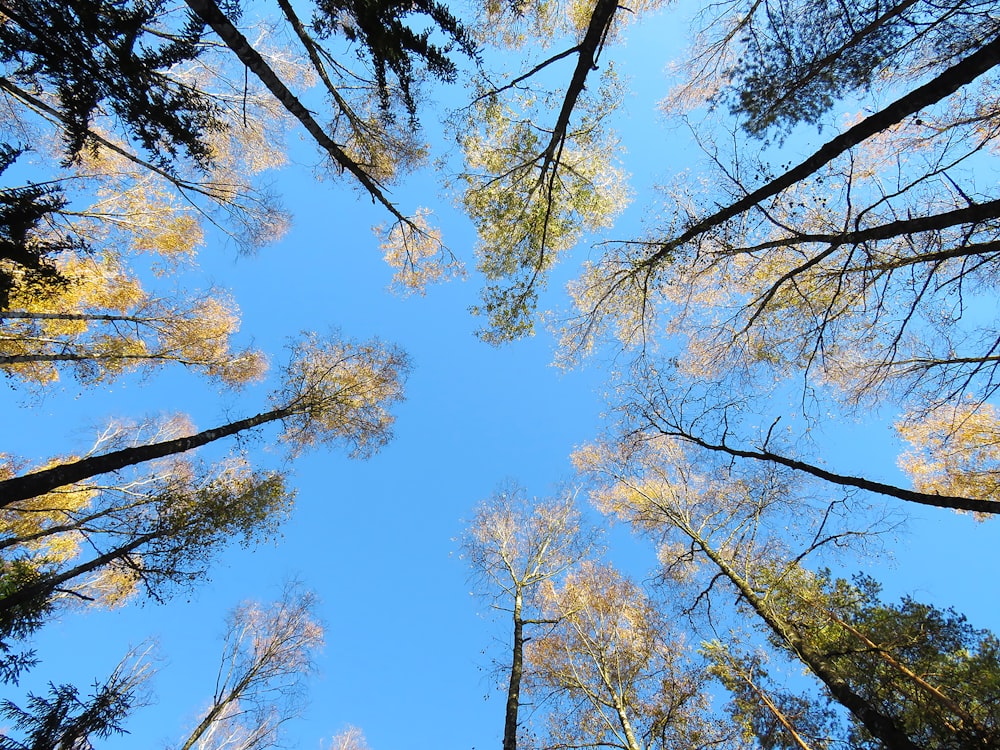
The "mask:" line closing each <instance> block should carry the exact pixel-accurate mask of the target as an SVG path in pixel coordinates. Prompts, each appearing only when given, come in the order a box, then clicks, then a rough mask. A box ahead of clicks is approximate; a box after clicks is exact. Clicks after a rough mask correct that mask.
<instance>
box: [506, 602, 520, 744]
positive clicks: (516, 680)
mask: <svg viewBox="0 0 1000 750" xmlns="http://www.w3.org/2000/svg"><path fill="white" fill-rule="evenodd" d="M522 604H523V601H522V598H521V591H520V589H518V591H517V593H516V594H515V595H514V645H513V658H512V659H511V664H510V682H509V683H508V685H507V710H506V713H505V714H504V722H503V750H517V711H518V708H519V707H520V705H521V677H522V676H523V674H524V620H523V619H522V618H521V607H522Z"/></svg>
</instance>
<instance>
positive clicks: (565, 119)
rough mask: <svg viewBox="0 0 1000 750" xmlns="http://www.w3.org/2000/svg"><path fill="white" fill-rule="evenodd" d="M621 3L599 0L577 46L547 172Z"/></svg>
mask: <svg viewBox="0 0 1000 750" xmlns="http://www.w3.org/2000/svg"><path fill="white" fill-rule="evenodd" d="M619 7H620V6H619V5H618V2H617V0H597V4H596V5H595V6H594V12H593V13H592V14H591V16H590V24H589V25H588V26H587V31H586V33H585V34H584V36H583V40H582V41H581V42H580V44H579V46H578V47H576V52H577V55H578V57H577V61H576V68H575V69H574V70H573V77H572V78H571V79H570V82H569V85H568V86H567V87H566V94H565V96H564V97H563V103H562V108H561V109H560V110H559V116H558V117H557V118H556V124H555V126H554V127H553V128H552V137H551V138H550V139H549V143H548V145H547V146H546V147H545V151H544V152H542V153H543V159H542V172H543V173H544V172H545V171H546V170H547V169H548V166H549V164H551V163H552V161H553V160H554V159H555V157H556V153H557V152H558V151H559V144H561V143H562V142H563V141H565V140H566V133H567V131H568V130H569V119H570V116H571V115H572V114H573V109H574V108H575V107H576V102H577V100H578V99H579V98H580V95H581V94H582V93H583V91H584V89H585V88H586V84H587V76H588V75H590V73H591V71H593V70H595V69H596V68H597V56H598V54H599V53H600V50H601V46H602V45H603V44H604V37H605V36H606V35H607V33H608V27H610V26H611V21H612V20H614V17H615V12H616V11H617V10H618V8H619Z"/></svg>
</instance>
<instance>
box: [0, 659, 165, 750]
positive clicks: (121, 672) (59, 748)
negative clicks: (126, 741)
mask: <svg viewBox="0 0 1000 750" xmlns="http://www.w3.org/2000/svg"><path fill="white" fill-rule="evenodd" d="M150 674H151V672H150V669H149V664H148V663H147V662H145V661H143V660H142V658H141V656H139V657H137V655H136V654H135V653H134V652H133V653H130V654H129V655H128V656H126V657H125V659H123V660H122V661H121V662H120V663H119V664H118V666H117V667H116V668H115V670H114V671H113V672H112V674H111V676H110V677H108V679H107V680H105V681H104V682H95V684H94V690H93V693H92V694H91V695H90V696H89V697H87V698H81V697H80V692H79V690H78V689H77V688H75V687H74V686H72V685H65V684H64V685H52V684H50V685H49V694H48V696H41V695H35V694H29V695H28V704H27V707H26V708H24V709H22V708H20V707H19V706H17V705H16V704H15V703H14V702H13V701H10V700H4V701H3V703H2V704H0V713H2V714H3V716H4V717H5V718H7V719H8V720H9V721H10V722H11V723H12V724H13V726H14V727H15V728H16V729H17V730H18V731H19V732H20V733H21V735H22V739H21V740H17V739H15V738H14V735H13V734H8V733H7V732H4V734H3V735H0V748H2V750H63V748H66V749H67V750H68V749H69V748H90V747H92V745H91V744H90V738H91V737H99V738H107V737H110V736H113V735H116V734H124V733H125V731H126V730H125V728H124V724H123V722H124V720H125V718H126V717H127V716H128V714H129V713H130V712H131V711H132V710H134V709H135V708H137V707H139V706H140V705H142V704H143V701H144V700H145V699H146V696H145V694H144V683H145V681H146V680H147V679H148V678H149V676H150Z"/></svg>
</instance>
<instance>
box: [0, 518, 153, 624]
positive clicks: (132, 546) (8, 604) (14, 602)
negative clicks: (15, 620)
mask: <svg viewBox="0 0 1000 750" xmlns="http://www.w3.org/2000/svg"><path fill="white" fill-rule="evenodd" d="M157 536H159V534H158V533H149V534H143V535H142V536H140V537H138V538H136V539H133V540H132V541H131V542H129V543H128V544H126V545H124V546H122V547H119V548H118V549H115V550H112V551H111V552H105V553H104V554H103V555H98V556H97V557H95V558H94V559H93V560H90V561H88V562H85V563H81V564H79V565H77V566H75V567H73V568H70V569H69V570H64V571H63V572H62V573H57V574H55V575H52V576H48V577H46V578H43V579H42V580H40V581H38V582H37V583H33V584H31V585H30V586H25V587H24V588H22V589H20V590H18V591H15V592H14V593H12V594H8V595H7V596H5V597H3V598H2V599H0V612H6V611H7V610H10V609H13V608H15V607H18V606H20V605H22V604H26V603H27V602H30V601H31V600H32V599H37V598H39V597H42V596H44V597H46V598H47V597H49V596H51V595H52V593H53V592H54V591H55V590H56V589H57V588H58V587H59V586H61V585H62V584H64V583H66V582H67V581H71V580H73V579H74V578H77V577H78V576H82V575H86V574H87V573H90V572H91V571H94V570H97V569H98V568H100V567H102V566H104V565H107V564H108V563H110V562H112V561H114V560H117V559H119V558H122V557H125V556H126V555H128V554H129V553H130V552H133V551H135V550H136V549H138V548H139V547H141V546H142V545H144V544H146V542H149V541H152V540H153V539H156V537H157Z"/></svg>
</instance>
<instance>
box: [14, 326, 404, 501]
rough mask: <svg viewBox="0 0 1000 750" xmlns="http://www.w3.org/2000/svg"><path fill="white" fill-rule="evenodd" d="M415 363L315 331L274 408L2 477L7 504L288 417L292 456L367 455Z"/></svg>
mask: <svg viewBox="0 0 1000 750" xmlns="http://www.w3.org/2000/svg"><path fill="white" fill-rule="evenodd" d="M408 369H409V363H408V362H407V359H406V357H405V355H404V354H402V353H401V352H400V351H399V350H397V349H395V348H393V347H391V346H387V345H385V344H383V343H381V342H379V341H370V342H364V343H355V342H351V341H344V340H341V339H340V338H339V337H337V336H335V335H331V336H330V337H328V338H325V339H324V338H320V337H319V336H316V335H314V334H313V335H309V336H307V337H306V338H305V339H304V340H302V341H301V342H299V343H298V344H296V345H294V346H293V347H292V350H291V356H290V358H289V362H288V364H287V366H286V367H285V368H284V372H283V377H282V381H281V383H280V385H279V387H278V388H277V389H275V391H274V392H273V393H272V395H271V401H272V404H273V406H272V408H271V409H269V410H267V411H263V412H260V413H258V414H256V415H253V416H250V417H245V418H243V419H238V420H235V421H232V422H228V423H225V424H222V425H219V426H217V427H213V428H209V429H206V430H201V431H200V432H196V433H193V434H188V435H183V436H180V437H174V438H169V439H164V440H157V441H154V442H150V443H146V444H142V445H135V446H130V447H125V448H119V449H117V450H112V451H108V452H105V453H99V454H96V455H93V456H87V457H84V458H79V459H76V460H68V461H65V462H63V463H57V464H56V465H54V466H50V467H48V468H43V469H37V470H35V471H31V472H26V473H23V474H21V475H19V476H14V477H11V478H9V479H5V480H2V481H0V507H7V506H9V505H11V504H12V503H16V502H18V501H21V500H27V499H29V498H32V497H37V496H39V495H42V494H44V493H46V492H51V491H53V490H55V489H58V488H60V487H64V486H67V485H70V484H73V483H76V482H82V481H84V480H87V479H90V478H92V477H96V476H100V475H102V474H107V473H109V472H113V471H119V470H121V469H124V468H127V467H129V466H135V465H137V464H142V463H144V462H147V461H154V460H156V459H161V458H166V457H168V456H173V455H176V454H179V453H184V452H186V451H190V450H194V449H195V448H200V447H201V446H203V445H208V444H209V443H212V442H215V441H217V440H221V439H223V438H227V437H232V436H234V435H238V434H240V433H243V432H246V431H248V430H253V429H256V428H258V427H261V426H263V425H267V424H269V423H272V422H281V424H282V430H281V432H280V434H279V437H278V439H279V441H280V443H281V444H283V445H284V446H285V448H286V449H287V450H288V452H289V454H290V456H295V455H298V454H299V453H300V452H302V451H304V450H307V449H309V448H312V447H315V446H316V445H341V446H344V447H345V448H346V449H347V450H348V452H349V453H350V454H351V455H354V456H365V455H370V454H371V453H373V452H374V451H376V450H378V448H380V447H381V446H383V445H384V444H385V443H386V442H387V441H388V440H389V437H390V435H391V427H392V423H393V421H394V417H393V416H392V414H391V413H390V411H389V409H390V408H391V407H392V406H393V405H394V404H395V403H397V402H398V401H400V400H401V399H402V396H403V392H402V387H403V381H404V379H405V377H406V374H407V372H408Z"/></svg>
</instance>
